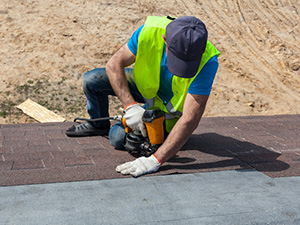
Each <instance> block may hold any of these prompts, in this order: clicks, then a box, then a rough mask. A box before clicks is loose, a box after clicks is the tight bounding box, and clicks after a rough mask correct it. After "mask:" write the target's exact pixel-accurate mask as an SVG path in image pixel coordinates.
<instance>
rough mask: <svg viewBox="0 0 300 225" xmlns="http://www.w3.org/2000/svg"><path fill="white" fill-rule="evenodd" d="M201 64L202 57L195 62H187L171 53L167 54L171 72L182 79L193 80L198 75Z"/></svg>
mask: <svg viewBox="0 0 300 225" xmlns="http://www.w3.org/2000/svg"><path fill="white" fill-rule="evenodd" d="M200 62H201V57H200V58H199V59H197V60H193V61H185V60H182V59H180V58H178V57H176V56H175V55H174V54H173V53H172V52H171V51H168V54H167V65H168V69H169V71H170V72H171V73H172V74H174V75H176V76H178V77H182V78H191V77H193V76H195V75H196V73H197V71H198V68H199V65H200Z"/></svg>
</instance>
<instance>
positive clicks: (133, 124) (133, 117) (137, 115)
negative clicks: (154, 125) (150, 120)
mask: <svg viewBox="0 0 300 225" xmlns="http://www.w3.org/2000/svg"><path fill="white" fill-rule="evenodd" d="M124 112H125V115H124V118H125V120H126V124H127V126H129V127H130V128H131V129H132V130H139V131H141V133H142V135H143V137H147V130H146V127H145V124H144V122H143V120H142V117H143V114H144V112H145V109H143V108H142V107H141V106H140V105H139V104H137V103H136V104H134V105H130V106H128V107H127V108H126V109H125V110H124Z"/></svg>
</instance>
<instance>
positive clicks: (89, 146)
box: [0, 115, 300, 186]
mask: <svg viewBox="0 0 300 225" xmlns="http://www.w3.org/2000/svg"><path fill="white" fill-rule="evenodd" d="M72 124H73V123H70V122H65V123H46V124H39V123H35V124H15V125H14V124H9V125H0V185H2V186H6V185H21V184H36V183H52V182H68V181H83V180H96V179H111V178H122V177H129V176H122V175H120V174H118V173H116V172H115V167H116V166H117V165H118V164H120V163H123V162H126V161H129V160H133V159H134V157H133V156H131V155H130V154H128V153H127V152H125V151H117V150H115V149H113V147H112V146H111V145H110V144H109V140H108V139H107V137H85V138H69V137H67V136H66V135H65V134H64V131H65V130H66V129H67V128H68V127H70V126H71V125H72ZM299 125H300V115H279V116H251V117H215V118H203V119H202V121H201V123H200V125H199V127H198V128H197V129H196V130H195V132H194V134H193V135H192V136H191V138H190V139H189V140H188V142H187V143H186V144H185V145H184V147H183V149H182V150H181V151H180V152H179V153H178V154H177V155H176V156H175V157H174V158H172V159H171V160H169V161H168V162H167V163H165V164H164V166H163V167H162V168H161V169H160V171H159V172H157V173H155V174H151V175H148V176H156V175H162V174H176V173H194V172H207V171H222V170H241V169H251V168H254V169H256V170H258V171H260V172H262V173H264V174H266V175H268V176H270V177H288V176H299V175H300V163H299V161H300V138H299V137H300V126H299Z"/></svg>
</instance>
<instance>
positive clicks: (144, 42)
mask: <svg viewBox="0 0 300 225" xmlns="http://www.w3.org/2000/svg"><path fill="white" fill-rule="evenodd" d="M171 21H172V20H170V19H169V18H167V17H158V16H149V17H148V18H147V20H146V22H145V24H144V27H143V29H142V30H141V33H140V35H139V40H138V48H137V54H136V61H135V65H134V69H133V78H134V81H135V84H136V86H137V88H138V90H139V91H140V93H141V94H142V96H143V97H144V99H145V101H146V103H147V104H148V105H149V106H150V107H153V106H154V107H158V108H160V109H161V110H162V111H164V112H165V113H166V120H165V125H166V130H167V132H170V131H171V129H172V128H173V126H174V125H175V123H176V122H177V120H178V119H179V117H180V116H181V115H182V111H183V105H184V101H185V98H186V94H187V91H188V88H189V86H190V84H191V83H192V81H193V80H194V79H195V77H196V76H197V75H198V74H199V72H200V71H201V69H202V68H203V66H204V65H205V64H206V63H207V61H208V60H209V59H210V58H211V57H213V56H216V55H217V56H219V55H220V52H219V51H218V50H217V49H216V48H215V47H214V46H213V45H212V44H211V42H209V41H207V45H206V49H205V52H204V53H203V55H202V59H201V63H200V66H199V69H198V72H197V75H195V76H194V77H192V78H181V77H178V76H173V78H172V91H173V97H172V98H171V100H170V101H169V102H168V103H167V104H166V105H165V104H164V103H163V101H162V100H161V99H160V98H159V97H158V96H157V92H158V90H159V83H160V66H161V60H162V55H163V50H164V44H165V43H164V40H163V38H162V34H164V35H165V34H166V27H167V25H168V24H169V23H170V22H171Z"/></svg>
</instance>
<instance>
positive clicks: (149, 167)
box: [116, 155, 161, 177]
mask: <svg viewBox="0 0 300 225" xmlns="http://www.w3.org/2000/svg"><path fill="white" fill-rule="evenodd" d="M160 167H161V164H160V162H159V161H158V160H157V159H156V157H155V156H154V155H151V156H150V157H148V158H146V157H144V156H142V157H140V158H137V159H136V160H134V161H131V162H127V163H124V164H122V165H119V166H117V168H116V171H117V172H118V173H122V174H123V175H126V174H131V175H132V176H134V177H138V176H141V175H143V174H147V173H154V172H156V171H157V170H158V169H159V168H160Z"/></svg>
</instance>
